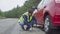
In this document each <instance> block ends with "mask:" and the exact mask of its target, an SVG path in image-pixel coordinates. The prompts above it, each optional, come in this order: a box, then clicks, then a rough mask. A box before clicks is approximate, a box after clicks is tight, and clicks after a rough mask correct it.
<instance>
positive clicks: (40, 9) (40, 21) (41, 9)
mask: <svg viewBox="0 0 60 34" xmlns="http://www.w3.org/2000/svg"><path fill="white" fill-rule="evenodd" d="M44 1H45V0H42V1H41V2H40V3H39V5H38V6H37V11H38V13H37V16H38V18H37V19H38V24H43V23H42V16H43V3H44Z"/></svg>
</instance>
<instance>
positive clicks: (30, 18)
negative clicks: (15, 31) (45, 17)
mask: <svg viewBox="0 0 60 34" xmlns="http://www.w3.org/2000/svg"><path fill="white" fill-rule="evenodd" d="M23 15H26V16H27V21H28V23H29V22H30V21H31V20H32V16H30V17H29V15H28V12H26V13H24V14H23ZM23 15H22V16H21V17H20V19H19V22H23V21H24V18H23Z"/></svg>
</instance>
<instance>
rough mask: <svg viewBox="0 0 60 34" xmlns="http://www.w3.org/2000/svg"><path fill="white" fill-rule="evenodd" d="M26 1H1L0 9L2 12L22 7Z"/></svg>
mask: <svg viewBox="0 0 60 34" xmlns="http://www.w3.org/2000/svg"><path fill="white" fill-rule="evenodd" d="M25 1H26V0H0V9H1V10H2V11H8V10H11V9H12V8H14V7H17V5H19V6H22V5H23V4H24V3H25Z"/></svg>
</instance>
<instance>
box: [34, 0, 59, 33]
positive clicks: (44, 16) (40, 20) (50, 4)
mask: <svg viewBox="0 0 60 34" xmlns="http://www.w3.org/2000/svg"><path fill="white" fill-rule="evenodd" d="M34 16H35V17H36V19H37V24H40V25H42V26H43V28H44V31H45V32H46V33H50V32H51V31H52V29H59V28H60V0H42V1H41V2H40V3H39V5H38V6H37V10H36V11H35V12H34Z"/></svg>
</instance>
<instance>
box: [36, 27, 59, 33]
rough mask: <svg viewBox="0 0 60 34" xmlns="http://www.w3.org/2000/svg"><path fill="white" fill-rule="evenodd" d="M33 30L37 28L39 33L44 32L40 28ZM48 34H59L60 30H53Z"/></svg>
mask: <svg viewBox="0 0 60 34" xmlns="http://www.w3.org/2000/svg"><path fill="white" fill-rule="evenodd" d="M35 28H38V29H40V30H41V31H43V32H44V30H43V29H42V28H41V27H35ZM50 34H60V29H57V30H53V31H52V32H51V33H50Z"/></svg>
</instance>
